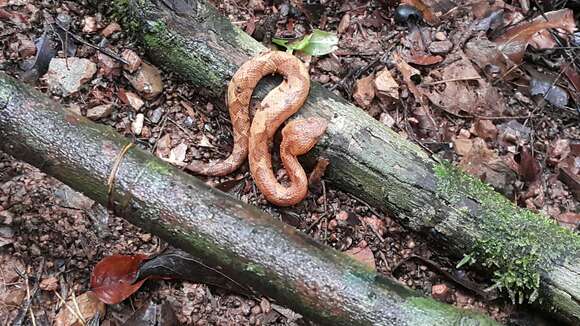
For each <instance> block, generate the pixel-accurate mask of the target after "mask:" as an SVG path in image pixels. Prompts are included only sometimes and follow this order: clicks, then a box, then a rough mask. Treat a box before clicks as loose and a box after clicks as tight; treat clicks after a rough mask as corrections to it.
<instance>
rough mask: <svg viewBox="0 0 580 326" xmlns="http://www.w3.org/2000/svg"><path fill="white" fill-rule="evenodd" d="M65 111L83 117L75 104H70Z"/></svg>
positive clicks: (79, 108)
mask: <svg viewBox="0 0 580 326" xmlns="http://www.w3.org/2000/svg"><path fill="white" fill-rule="evenodd" d="M66 109H67V110H69V111H70V112H73V113H74V114H78V115H83V114H82V112H81V107H80V106H79V105H78V104H76V103H71V104H70V105H69V106H67V107H66Z"/></svg>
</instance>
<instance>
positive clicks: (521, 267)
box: [112, 0, 580, 324]
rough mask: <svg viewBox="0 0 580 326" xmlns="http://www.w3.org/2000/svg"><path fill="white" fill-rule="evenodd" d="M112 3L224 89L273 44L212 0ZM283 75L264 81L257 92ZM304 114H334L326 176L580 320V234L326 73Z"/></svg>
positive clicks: (153, 47) (155, 43) (517, 292)
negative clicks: (363, 104)
mask: <svg viewBox="0 0 580 326" xmlns="http://www.w3.org/2000/svg"><path fill="white" fill-rule="evenodd" d="M112 3H113V4H114V5H115V6H116V7H115V10H116V12H117V14H119V13H120V14H119V16H120V17H122V20H124V21H125V23H126V24H125V26H127V28H130V29H132V31H133V32H135V35H136V37H137V38H139V39H140V41H142V43H143V45H144V48H145V49H146V51H147V52H148V54H149V59H150V60H152V61H154V62H155V63H156V64H158V65H160V66H162V67H163V68H164V69H166V70H167V71H172V72H175V73H176V74H177V75H178V76H180V77H181V78H183V79H184V80H186V81H189V82H191V83H192V84H194V85H196V86H200V87H203V88H205V89H207V90H208V91H210V92H212V93H213V94H214V95H216V96H223V91H224V89H225V87H226V85H227V82H228V81H229V80H230V78H231V77H232V75H233V74H234V72H235V71H236V69H237V67H238V66H239V65H240V64H242V63H243V62H244V61H246V60H247V59H248V58H249V56H252V55H256V54H258V53H259V52H260V51H263V50H264V49H265V47H264V46H263V45H262V44H260V43H258V42H257V41H255V40H254V39H252V38H251V37H250V36H248V35H247V34H245V33H244V32H242V31H241V30H239V29H238V28H236V27H234V26H233V25H232V24H231V23H230V22H229V21H228V20H227V19H226V18H225V17H223V16H221V15H220V14H219V13H218V12H217V11H216V10H215V8H213V7H212V6H211V5H210V4H208V3H207V2H206V1H204V0H188V1H185V0H164V1H151V0H141V1H113V2H112ZM274 85H275V82H274V81H273V80H271V79H270V80H267V81H265V82H262V83H260V86H259V87H258V89H257V90H256V94H257V95H258V96H263V95H264V94H266V92H267V91H268V90H269V89H271V88H272V87H273V86H274ZM296 116H298V117H309V116H321V117H324V118H326V119H327V120H328V121H329V122H330V125H329V128H328V130H327V134H326V136H325V137H324V138H323V139H322V141H321V143H320V144H319V145H318V146H317V147H316V150H315V151H314V153H313V155H314V156H324V157H326V158H329V159H330V161H331V163H330V166H329V170H328V171H327V174H326V177H327V178H328V180H331V181H332V182H333V183H334V184H335V185H336V186H338V187H340V188H341V189H343V190H345V191H348V192H352V193H355V194H356V195H357V196H359V197H361V198H362V199H364V200H365V201H367V202H368V203H369V204H371V205H374V206H376V207H379V208H381V209H384V210H386V211H388V212H390V213H391V214H393V216H394V217H395V218H396V219H397V220H398V221H399V222H400V223H401V224H403V225H404V226H406V227H408V228H409V229H411V230H414V231H418V232H421V233H423V234H425V235H428V236H429V237H430V238H431V239H434V243H437V244H438V245H440V247H441V248H442V249H443V250H442V251H441V252H444V253H447V254H448V255H450V256H452V257H455V258H456V259H457V260H458V261H459V260H460V259H465V260H464V261H468V262H470V263H473V264H475V266H476V267H477V268H480V269H482V270H484V271H487V272H488V273H489V275H493V279H494V281H495V282H496V283H497V285H499V286H501V287H502V288H503V289H505V290H506V291H505V293H509V294H510V296H511V297H512V298H513V299H514V300H516V301H520V300H524V301H530V302H531V301H533V302H535V303H537V304H540V305H541V307H543V308H544V309H546V310H547V311H550V312H553V313H554V314H555V315H556V316H559V317H560V318H562V319H563V320H566V321H568V322H571V323H576V324H577V323H580V281H579V280H580V237H579V236H578V235H577V234H574V233H573V232H570V231H568V230H565V229H563V228H561V227H559V226H557V225H556V224H555V223H554V222H553V221H551V220H550V219H548V218H546V217H544V216H542V215H539V214H535V213H533V212H531V211H529V210H525V209H520V208H518V207H516V206H514V205H513V204H512V203H511V202H509V201H508V200H506V199H505V198H504V197H502V196H501V195H500V194H498V193H496V192H494V191H493V190H492V189H491V188H490V187H489V186H487V185H485V184H483V183H481V182H480V181H478V180H476V179H473V178H471V177H469V176H467V175H465V174H463V173H461V172H459V171H457V170H456V169H454V168H453V167H451V166H450V165H448V164H440V163H437V162H436V161H434V160H433V159H431V158H430V157H429V156H428V155H427V154H426V153H424V152H423V151H422V150H421V149H420V148H419V147H418V146H416V145H414V144H412V143H411V142H409V141H407V140H405V139H403V138H402V137H400V136H399V135H398V134H397V133H395V132H394V131H392V130H390V129H388V128H386V127H385V126H383V125H382V124H381V123H379V122H378V121H376V120H374V119H372V118H371V117H370V116H368V115H367V114H366V113H365V112H364V111H362V110H360V109H359V108H357V107H356V106H354V105H352V104H351V103H349V102H347V101H346V100H344V99H343V98H340V97H338V96H336V95H335V94H333V93H332V92H329V91H328V90H326V89H325V88H323V87H322V86H321V85H319V84H318V83H313V85H312V88H311V92H310V96H309V100H308V101H307V103H306V104H305V106H304V107H303V108H302V109H301V110H300V112H299V113H298V114H297V115H296Z"/></svg>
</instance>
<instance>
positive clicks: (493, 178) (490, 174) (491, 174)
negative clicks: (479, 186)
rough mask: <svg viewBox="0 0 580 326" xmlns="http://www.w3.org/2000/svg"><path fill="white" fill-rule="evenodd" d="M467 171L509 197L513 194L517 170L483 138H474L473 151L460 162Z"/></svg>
mask: <svg viewBox="0 0 580 326" xmlns="http://www.w3.org/2000/svg"><path fill="white" fill-rule="evenodd" d="M459 166H460V167H461V169H462V170H464V171H465V172H467V173H469V174H471V175H473V176H475V177H478V178H480V179H481V180H483V181H485V182H487V183H489V184H490V185H492V186H493V187H494V188H495V189H497V190H499V191H500V192H502V193H503V194H504V195H506V196H508V197H510V198H511V197H512V195H513V182H514V181H515V180H516V175H515V172H514V171H513V170H512V169H511V168H510V167H509V166H508V165H507V164H506V162H505V160H503V159H501V158H500V157H498V155H497V154H496V153H495V152H494V151H493V150H490V149H488V148H487V145H486V144H485V141H484V140H483V139H481V138H474V139H473V146H472V148H471V151H470V152H469V153H468V154H467V155H465V156H464V157H463V159H462V160H461V161H460V162H459Z"/></svg>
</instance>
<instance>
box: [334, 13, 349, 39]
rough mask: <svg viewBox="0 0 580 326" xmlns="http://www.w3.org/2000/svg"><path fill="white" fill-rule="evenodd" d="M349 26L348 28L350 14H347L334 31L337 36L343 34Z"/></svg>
mask: <svg viewBox="0 0 580 326" xmlns="http://www.w3.org/2000/svg"><path fill="white" fill-rule="evenodd" d="M349 26H350V14H349V13H348V12H347V13H346V14H344V16H342V18H341V19H340V23H339V24H338V27H337V28H336V31H337V32H338V34H344V33H345V32H346V31H347V29H348V27H349Z"/></svg>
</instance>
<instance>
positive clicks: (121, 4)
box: [110, 0, 145, 34]
mask: <svg viewBox="0 0 580 326" xmlns="http://www.w3.org/2000/svg"><path fill="white" fill-rule="evenodd" d="M135 1H137V2H138V3H139V4H140V5H144V4H145V1H143V0H114V1H113V2H112V6H111V11H110V12H111V16H112V17H113V19H114V20H116V21H118V22H119V23H121V24H122V25H123V27H124V28H125V30H126V31H128V32H129V33H131V34H136V33H137V32H138V31H139V28H140V26H141V24H140V23H139V21H138V20H136V19H134V17H133V13H132V11H131V8H132V5H131V3H132V2H135Z"/></svg>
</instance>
